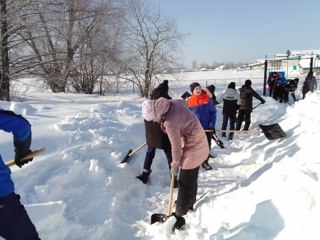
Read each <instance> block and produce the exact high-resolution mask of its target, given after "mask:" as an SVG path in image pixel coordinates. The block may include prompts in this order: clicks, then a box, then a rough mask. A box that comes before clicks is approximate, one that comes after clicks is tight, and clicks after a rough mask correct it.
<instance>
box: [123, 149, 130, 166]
mask: <svg viewBox="0 0 320 240" xmlns="http://www.w3.org/2000/svg"><path fill="white" fill-rule="evenodd" d="M130 153H132V149H130V150H129V151H128V153H127V155H126V156H125V157H124V159H123V160H122V161H121V163H126V162H128V159H129V157H130V156H129V154H130Z"/></svg>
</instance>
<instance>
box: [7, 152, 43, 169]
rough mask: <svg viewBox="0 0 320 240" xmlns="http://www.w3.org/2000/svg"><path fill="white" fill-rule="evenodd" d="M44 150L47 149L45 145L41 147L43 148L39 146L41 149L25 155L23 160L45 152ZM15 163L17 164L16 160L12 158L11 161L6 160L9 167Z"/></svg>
mask: <svg viewBox="0 0 320 240" xmlns="http://www.w3.org/2000/svg"><path fill="white" fill-rule="evenodd" d="M44 151H45V148H44V147H41V148H39V149H37V150H35V151H33V152H31V153H29V154H28V155H27V156H25V157H24V158H23V159H22V161H23V160H24V159H29V158H33V157H35V156H37V155H38V154H40V153H43V152H44ZM13 165H15V162H14V160H10V161H8V162H6V166H7V167H12V166H13Z"/></svg>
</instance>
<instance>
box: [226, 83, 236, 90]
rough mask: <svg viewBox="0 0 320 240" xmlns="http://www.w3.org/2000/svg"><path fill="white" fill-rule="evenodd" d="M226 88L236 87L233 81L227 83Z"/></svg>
mask: <svg viewBox="0 0 320 240" xmlns="http://www.w3.org/2000/svg"><path fill="white" fill-rule="evenodd" d="M228 88H232V89H236V83H235V82H231V83H229V85H228Z"/></svg>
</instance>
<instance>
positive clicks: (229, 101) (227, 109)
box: [217, 82, 240, 140]
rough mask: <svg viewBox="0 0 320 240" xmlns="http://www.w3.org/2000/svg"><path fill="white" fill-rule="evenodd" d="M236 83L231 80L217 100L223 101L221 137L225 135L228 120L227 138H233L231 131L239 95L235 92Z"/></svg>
mask: <svg viewBox="0 0 320 240" xmlns="http://www.w3.org/2000/svg"><path fill="white" fill-rule="evenodd" d="M235 88H236V83H235V82H231V83H229V85H228V88H227V90H226V91H225V92H223V93H222V95H221V96H219V97H218V99H217V102H218V103H221V102H222V101H223V108H222V114H223V120H222V127H221V129H222V134H221V136H222V137H226V129H227V125H228V122H229V120H230V124H229V130H230V132H229V138H228V139H229V140H232V139H233V134H234V132H232V131H233V130H234V127H235V123H236V119H237V110H238V109H239V106H240V95H239V93H238V92H237V90H236V89H235Z"/></svg>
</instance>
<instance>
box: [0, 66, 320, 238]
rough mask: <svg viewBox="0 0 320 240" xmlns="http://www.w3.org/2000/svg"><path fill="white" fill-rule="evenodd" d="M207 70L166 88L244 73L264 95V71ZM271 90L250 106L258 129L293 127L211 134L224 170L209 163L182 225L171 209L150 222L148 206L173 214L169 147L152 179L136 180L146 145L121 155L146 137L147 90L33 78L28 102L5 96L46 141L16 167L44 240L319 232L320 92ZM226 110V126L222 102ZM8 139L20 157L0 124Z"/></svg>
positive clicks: (176, 94)
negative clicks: (77, 87)
mask: <svg viewBox="0 0 320 240" xmlns="http://www.w3.org/2000/svg"><path fill="white" fill-rule="evenodd" d="M208 74H210V72H197V73H181V75H176V76H175V77H171V78H169V77H168V76H166V78H168V79H169V87H170V90H169V94H170V95H171V96H172V97H173V98H180V96H181V95H182V94H183V93H184V92H185V91H189V87H188V86H189V84H190V83H191V82H192V81H199V82H200V83H201V84H202V85H205V84H208V85H209V84H214V85H215V86H216V88H217V91H216V95H219V94H221V92H222V91H223V90H224V89H225V88H226V87H227V85H228V83H229V82H230V81H235V82H236V84H237V87H240V86H241V85H242V84H243V83H244V81H245V79H246V78H250V79H252V81H253V87H254V88H255V89H256V90H257V91H258V92H259V93H260V94H262V82H263V81H262V80H263V72H262V71H249V72H248V71H242V72H236V71H221V72H219V73H215V74H217V75H214V74H213V73H211V74H213V75H208ZM181 76H182V77H181ZM221 79H222V80H221ZM235 79H237V80H235ZM206 80H207V82H206ZM303 80H304V78H303V79H301V81H300V83H301V84H302V82H303ZM30 81H32V80H25V81H24V82H29V83H30ZM300 87H301V85H300ZM264 98H265V100H266V103H265V104H264V105H260V106H259V107H257V108H256V109H254V111H253V112H252V125H251V129H252V130H259V128H258V125H259V124H272V123H279V124H280V126H281V127H282V128H283V130H284V131H285V132H286V134H287V136H286V137H285V138H283V139H278V140H273V141H269V140H267V139H266V137H265V136H264V135H263V134H260V135H253V134H238V135H235V138H234V140H233V141H231V142H228V141H227V140H225V139H222V141H223V142H224V145H225V146H226V147H225V148H224V149H221V148H219V147H218V146H217V145H215V144H214V143H213V144H212V153H213V154H214V155H216V158H212V159H210V163H211V164H212V165H213V166H214V167H215V169H214V170H212V171H205V170H204V169H200V175H199V181H198V182H199V188H198V197H197V203H196V204H195V211H193V212H189V213H188V214H187V215H186V216H185V219H186V222H187V224H186V228H185V230H182V231H176V232H175V234H172V233H171V227H172V225H173V224H174V221H175V220H174V218H169V219H168V220H167V221H166V222H165V223H162V224H159V223H157V224H154V225H150V216H151V214H153V213H166V210H167V205H168V195H169V184H170V176H169V173H168V166H167V163H166V159H165V155H164V153H163V152H162V151H161V150H158V151H157V154H156V157H155V160H154V163H153V166H152V170H153V171H152V174H151V175H150V182H149V183H148V184H147V185H144V184H142V183H141V182H140V181H139V180H137V179H136V178H135V177H136V176H137V175H139V174H140V173H141V171H142V166H143V161H144V156H145V151H146V148H145V147H144V148H142V149H141V150H139V151H137V152H136V153H135V154H134V155H133V156H132V157H130V161H129V163H127V164H121V163H120V162H121V160H122V159H123V158H124V156H125V155H126V154H127V152H128V150H129V149H135V148H136V147H138V146H139V145H141V144H142V143H144V142H145V135H144V125H143V119H142V116H141V103H142V101H143V100H144V99H142V98H140V97H139V96H138V95H137V94H110V95H108V96H98V95H84V94H77V95H75V94H64V93H59V94H53V93H48V92H46V91H43V90H41V89H38V88H35V87H30V88H29V90H28V92H27V93H26V97H25V98H24V101H23V102H16V103H7V102H1V103H0V107H2V108H5V109H12V110H15V111H16V112H18V113H22V114H24V115H25V117H26V118H27V119H28V120H29V121H30V122H31V124H32V126H33V143H32V147H33V148H34V149H36V148H38V147H41V146H45V147H46V152H45V153H44V154H42V155H40V156H38V157H36V158H35V159H34V161H33V162H32V163H29V164H28V165H25V166H24V167H23V168H22V169H19V168H18V167H12V177H13V179H14V181H15V183H16V192H17V193H18V194H20V195H21V196H22V199H21V200H22V202H23V203H24V204H25V206H26V209H27V211H28V213H29V215H30V217H31V218H32V220H33V222H34V223H35V225H36V227H37V229H38V231H39V234H40V237H41V238H42V239H45V240H62V239H65V240H82V239H83V240H84V239H86V240H88V239H92V240H96V239H108V240H109V239H110V240H113V239H122V240H132V239H211V240H213V239H216V240H218V239H219V240H222V239H230V240H231V239H232V240H235V239H236V240H251V239H264V240H271V239H277V240H279V239H281V240H288V239H308V240H311V239H314V240H316V239H318V238H319V235H320V230H319V227H318V222H319V220H320V207H319V205H318V202H319V203H320V191H319V188H320V184H319V177H320V165H319V163H320V161H319V157H317V155H318V152H319V151H318V146H317V145H318V136H319V134H318V133H319V131H320V113H319V112H318V111H316V109H318V108H319V102H320V92H319V91H318V92H315V93H313V94H309V95H308V96H307V98H306V99H305V100H300V101H298V102H296V103H295V104H292V105H286V104H280V103H278V102H276V101H274V100H273V99H271V98H269V97H264ZM257 103H259V102H258V101H257V102H256V101H254V105H256V104H257ZM290 103H292V101H291V102H290ZM217 109H218V122H217V125H216V129H220V127H221V119H222V115H221V105H218V108H217ZM0 146H1V154H2V157H3V159H5V160H10V159H12V158H13V156H14V154H13V146H12V136H11V135H10V134H7V133H4V132H2V133H1V140H0ZM174 194H175V195H176V190H175V192H174Z"/></svg>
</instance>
